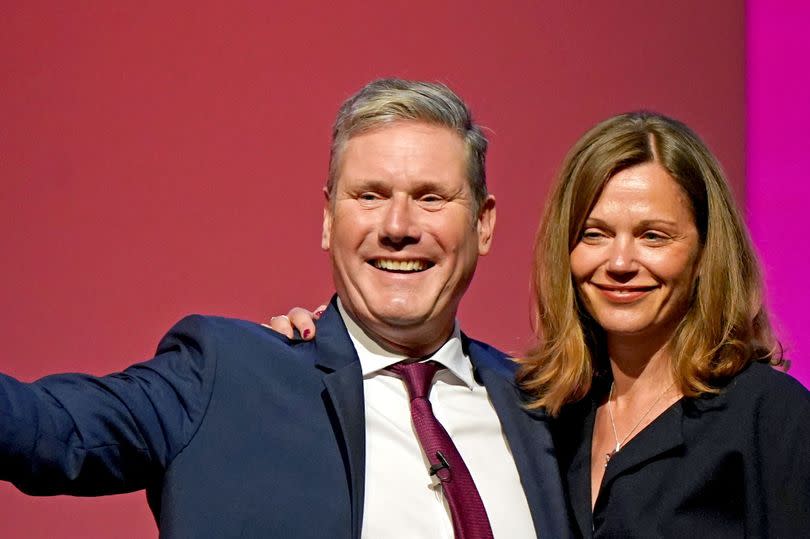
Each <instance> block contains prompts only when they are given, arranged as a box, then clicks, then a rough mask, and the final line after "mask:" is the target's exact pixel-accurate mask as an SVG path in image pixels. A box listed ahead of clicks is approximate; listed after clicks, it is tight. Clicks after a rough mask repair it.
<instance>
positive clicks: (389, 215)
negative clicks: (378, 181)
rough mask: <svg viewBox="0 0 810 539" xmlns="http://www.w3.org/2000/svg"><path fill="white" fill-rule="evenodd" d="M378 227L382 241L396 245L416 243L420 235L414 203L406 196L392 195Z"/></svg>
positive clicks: (416, 209)
mask: <svg viewBox="0 0 810 539" xmlns="http://www.w3.org/2000/svg"><path fill="white" fill-rule="evenodd" d="M387 206H388V207H387V208H386V210H385V215H384V216H383V222H382V225H381V227H380V239H381V241H382V242H383V243H388V244H392V245H396V246H402V245H403V244H410V243H416V242H418V241H419V236H420V235H421V231H420V227H419V225H418V222H417V216H416V215H415V212H416V211H418V208H416V205H415V204H414V203H413V201H412V200H411V199H410V198H409V197H407V196H397V195H395V196H393V197H391V199H390V200H389V203H388V205H387Z"/></svg>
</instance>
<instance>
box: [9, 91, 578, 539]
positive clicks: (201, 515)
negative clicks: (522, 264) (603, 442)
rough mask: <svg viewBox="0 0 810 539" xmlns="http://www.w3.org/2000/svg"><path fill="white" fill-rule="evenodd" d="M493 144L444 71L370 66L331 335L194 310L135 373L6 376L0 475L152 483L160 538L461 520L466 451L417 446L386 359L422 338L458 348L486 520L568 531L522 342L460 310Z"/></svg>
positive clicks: (458, 436)
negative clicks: (296, 332) (520, 367)
mask: <svg viewBox="0 0 810 539" xmlns="http://www.w3.org/2000/svg"><path fill="white" fill-rule="evenodd" d="M485 154H486V139H485V138H484V137H483V136H482V134H481V132H480V130H479V129H478V127H477V126H475V125H474V124H473V123H472V121H471V118H470V114H469V111H468V110H467V108H466V106H465V105H464V104H463V102H461V100H460V99H459V98H458V97H457V96H456V95H455V94H453V93H452V92H451V91H450V90H449V89H447V88H446V87H444V86H441V85H436V84H426V83H419V82H408V81H401V80H393V79H391V80H380V81H376V82H372V83H371V84H369V85H367V86H366V87H365V88H363V89H362V90H361V91H360V92H359V93H358V94H356V95H355V96H353V97H352V98H350V99H349V100H348V101H347V102H346V103H345V104H344V105H343V107H342V108H341V110H340V111H339V113H338V118H337V121H336V123H335V128H334V132H333V142H332V152H331V159H330V175H329V180H328V184H327V187H326V189H325V193H326V202H325V207H324V226H323V239H322V244H323V248H324V249H327V250H328V251H329V252H330V257H331V261H332V271H333V277H334V282H335V287H336V290H337V295H336V297H335V298H334V299H333V301H332V303H331V305H330V307H329V308H328V309H327V311H326V312H325V313H324V315H323V316H322V317H321V319H320V321H319V322H318V330H317V337H316V338H315V339H314V340H313V341H310V342H305V341H302V340H287V339H285V338H283V337H281V336H279V335H277V334H275V333H274V332H272V331H269V330H267V329H265V328H262V327H261V326H258V325H255V324H251V323H247V322H241V321H235V320H227V319H222V318H213V317H201V316H194V317H189V318H187V319H185V320H183V321H181V322H180V323H179V324H178V325H176V326H175V327H174V328H173V329H172V330H171V331H170V332H169V334H168V335H167V336H166V337H165V338H164V339H163V341H162V342H161V344H160V346H159V348H158V353H157V356H156V357H155V358H154V359H152V360H150V361H147V362H145V363H142V364H139V365H135V366H133V367H130V368H129V369H127V370H126V371H124V372H123V373H119V374H114V375H111V376H107V377H103V378H94V377H90V376H83V375H59V376H54V377H48V378H45V379H42V380H40V381H38V382H36V383H34V384H21V383H19V382H17V381H15V380H13V379H11V378H8V377H0V478H4V479H7V480H10V481H13V482H14V483H15V484H16V485H17V486H18V487H19V488H20V489H21V490H23V491H25V492H29V493H31V494H56V493H69V494H77V495H98V494H111V493H116V492H125V491H132V490H137V489H146V490H147V498H148V501H149V504H150V507H151V509H152V511H153V512H154V514H155V517H156V519H157V521H158V525H159V527H160V530H161V535H163V536H166V537H236V536H239V537H330V538H333V537H347V538H348V537H352V538H355V537H361V536H362V537H452V536H453V531H454V530H455V531H456V533H457V534H459V535H463V534H464V533H466V532H461V531H460V530H463V529H464V526H465V525H467V524H465V523H464V522H463V519H462V518H461V517H460V516H459V515H460V514H461V513H463V512H464V511H467V510H468V509H469V507H468V505H469V504H470V503H472V502H469V503H468V502H467V501H463V502H458V501H456V502H453V500H452V496H450V494H451V492H450V491H451V490H452V489H453V488H457V487H454V486H451V485H448V484H447V482H446V481H454V480H455V481H458V480H460V479H453V478H460V477H461V476H460V475H455V474H460V473H463V472H462V469H461V468H462V467H463V466H464V465H463V464H461V463H460V461H456V460H454V459H455V458H456V457H451V456H448V459H449V462H448V460H447V459H445V456H444V454H443V453H442V452H441V451H437V452H433V451H427V450H425V451H426V452H427V454H426V453H425V452H423V451H422V448H421V446H422V445H423V443H425V442H424V440H423V438H422V437H421V436H422V434H420V432H419V429H418V428H417V429H414V427H413V425H412V424H411V417H412V416H411V413H412V412H411V411H410V410H409V407H408V402H409V400H410V399H409V397H408V395H409V392H410V391H411V389H410V386H409V388H408V389H406V387H405V385H404V383H403V380H401V379H400V377H399V376H398V375H397V374H395V373H394V372H392V371H393V370H396V369H397V368H398V366H399V364H401V365H415V364H418V363H419V360H420V359H423V358H427V357H430V360H432V361H433V362H436V363H439V364H441V365H442V366H443V367H446V368H445V369H443V370H441V371H439V373H438V374H436V376H435V379H432V378H431V382H432V389H431V390H430V397H429V398H430V400H431V402H432V404H433V407H434V408H435V415H436V417H437V418H438V419H439V421H441V423H442V424H443V425H444V429H445V430H446V431H448V432H449V434H450V438H451V440H452V441H451V443H453V444H455V447H456V448H457V452H458V453H460V455H461V456H462V457H463V461H464V462H465V463H466V467H467V468H469V477H471V478H472V480H473V481H474V484H475V485H474V486H473V487H472V488H471V489H469V490H476V491H477V493H476V496H478V498H480V501H479V502H478V503H479V504H483V509H482V510H481V514H480V515H477V516H476V517H475V518H476V519H478V520H477V521H476V522H478V523H479V524H480V523H481V522H483V528H484V529H486V531H485V532H482V534H481V535H475V536H487V534H489V533H490V531H489V530H490V529H491V533H494V535H495V536H501V537H531V536H534V535H540V536H544V537H562V536H565V535H567V534H568V533H569V532H568V523H567V518H566V510H565V503H564V501H563V495H562V488H561V485H560V479H559V473H558V470H557V466H556V462H555V460H554V456H553V447H552V443H551V437H550V435H549V432H548V430H547V425H546V423H545V417H544V416H543V415H542V414H532V413H528V412H526V411H524V410H523V408H522V407H521V401H520V393H519V391H518V390H517V389H516V388H515V386H514V383H513V382H512V378H513V366H512V364H511V363H510V362H509V360H508V359H507V358H505V357H504V356H503V355H502V354H501V353H499V352H497V351H495V350H494V349H492V348H490V347H488V346H487V345H485V344H483V343H479V342H476V341H473V340H470V339H467V338H466V337H464V336H463V335H461V333H460V331H459V330H458V328H457V327H456V324H455V314H456V311H457V308H458V303H459V301H460V300H461V297H462V295H463V293H464V291H465V290H466V288H467V286H468V285H469V283H470V280H471V279H472V276H473V272H474V269H475V266H476V262H477V259H478V256H479V255H484V254H487V252H488V251H489V248H490V245H491V242H492V233H493V229H494V225H495V200H494V198H493V197H492V196H491V195H488V194H487V192H486V185H485V173H484V159H485ZM395 364H398V365H395ZM431 365H435V364H431ZM434 368H435V367H434ZM398 372H399V371H398ZM400 376H405V375H400ZM405 377H406V376H405ZM414 406H416V405H414ZM414 413H416V412H414ZM414 418H416V416H414ZM414 421H416V422H417V423H419V422H421V419H420V420H416V419H414ZM499 421H500V423H499ZM442 451H445V450H444V449H442ZM437 459H438V460H437ZM476 487H477V488H476ZM442 494H444V496H442ZM466 494H470V493H469V492H465V493H464V495H466ZM456 500H458V498H457V499H456ZM445 502H447V503H445ZM484 512H485V514H484ZM460 519H461V521H462V522H461V523H460ZM479 521H480V522H479ZM475 533H476V534H477V533H478V532H475Z"/></svg>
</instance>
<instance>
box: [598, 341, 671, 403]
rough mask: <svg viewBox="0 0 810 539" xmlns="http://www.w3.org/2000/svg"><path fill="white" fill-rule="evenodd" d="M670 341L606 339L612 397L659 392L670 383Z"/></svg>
mask: <svg viewBox="0 0 810 539" xmlns="http://www.w3.org/2000/svg"><path fill="white" fill-rule="evenodd" d="M669 338H670V336H666V338H658V339H656V338H650V337H649V336H627V335H621V336H608V337H607V351H608V357H609V358H610V370H611V372H612V374H613V384H614V388H613V391H614V394H615V395H617V396H620V395H624V394H627V393H639V392H640V393H647V392H650V391H661V388H662V387H667V386H668V385H670V384H671V383H672V382H673V380H674V378H673V373H672V365H671V355H670V350H669Z"/></svg>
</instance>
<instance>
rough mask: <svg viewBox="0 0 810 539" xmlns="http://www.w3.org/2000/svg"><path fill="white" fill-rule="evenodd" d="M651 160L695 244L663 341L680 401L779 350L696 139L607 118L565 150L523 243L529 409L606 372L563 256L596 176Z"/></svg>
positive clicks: (732, 214)
mask: <svg viewBox="0 0 810 539" xmlns="http://www.w3.org/2000/svg"><path fill="white" fill-rule="evenodd" d="M648 162H656V163H659V164H660V165H661V166H662V167H664V169H666V170H667V172H668V173H669V174H670V175H671V176H672V177H673V178H674V179H675V181H676V182H678V184H679V185H680V187H681V188H682V189H683V191H684V193H686V195H687V197H688V199H689V201H690V203H691V205H692V211H693V215H694V218H695V225H696V226H697V229H698V232H699V235H700V242H701V251H702V252H701V259H700V267H699V270H698V273H697V277H696V280H695V283H694V288H693V295H692V299H691V303H690V305H689V309H688V311H687V313H686V315H685V316H684V318H683V320H682V321H681V323H680V324H679V326H678V327H677V329H676V330H675V333H674V335H673V336H672V338H671V340H670V342H669V347H670V352H671V357H672V370H673V374H674V377H675V381H676V384H677V385H678V386H679V388H680V390H681V392H682V393H683V394H684V395H685V396H696V395H699V394H702V393H716V392H717V391H718V390H719V389H720V388H721V387H722V385H723V384H724V382H725V381H727V380H728V379H729V378H730V377H732V376H734V375H735V374H737V373H738V372H740V371H741V370H742V369H744V368H745V367H746V366H747V365H748V364H749V363H751V362H752V361H762V362H770V363H772V364H774V365H776V364H781V350H780V349H779V345H778V343H777V341H776V339H775V338H774V336H773V333H772V331H771V327H770V324H769V322H768V316H767V313H766V311H765V310H764V308H763V305H762V285H761V277H760V271H759V266H758V264H757V260H756V257H755V255H754V251H753V248H752V246H751V241H750V239H749V237H748V233H747V231H746V229H745V226H744V224H743V221H742V219H741V217H740V214H739V211H738V210H737V207H736V205H735V203H734V199H733V197H732V195H731V192H730V191H729V188H728V185H727V182H726V180H725V177H724V175H723V172H722V170H721V168H720V165H719V164H718V163H717V160H716V159H715V158H714V156H713V155H712V154H711V152H710V151H709V150H708V148H707V147H706V145H705V144H704V143H703V142H702V141H701V140H700V138H699V137H698V136H697V135H696V134H695V133H694V132H693V131H692V130H691V129H689V128H688V127H687V126H686V125H684V124H683V123H681V122H678V121H677V120H673V119H671V118H668V117H666V116H663V115H660V114H655V113H650V112H634V113H629V114H622V115H620V116H615V117H613V118H610V119H608V120H606V121H604V122H602V123H600V124H599V125H597V126H596V127H594V128H593V129H591V130H590V131H588V132H587V133H586V134H585V135H584V136H583V137H582V138H581V139H580V140H579V141H578V142H577V143H576V144H575V145H574V147H573V148H572V149H571V151H570V152H569V153H568V155H567V157H566V159H565V161H564V163H563V167H562V171H561V172H560V175H559V177H558V181H557V183H556V186H555V187H554V189H553V191H552V194H551V197H550V198H549V200H548V201H547V204H546V209H545V212H544V215H543V219H542V221H541V223H540V228H539V230H538V232H537V237H536V240H535V247H534V269H533V294H534V298H535V302H536V308H537V311H536V313H535V327H536V331H537V344H536V345H535V347H534V348H533V349H532V350H530V352H529V354H528V356H527V357H526V358H524V359H521V360H520V362H521V364H522V366H521V369H520V371H519V373H518V381H519V382H520V383H521V385H522V387H523V388H524V389H526V390H527V391H529V392H530V393H531V394H532V395H534V397H535V400H534V401H533V402H532V404H531V405H530V406H531V407H533V408H539V407H544V408H546V410H547V411H548V412H549V413H551V414H552V415H556V414H558V413H559V411H560V409H561V408H562V406H563V405H565V404H566V403H569V402H574V401H578V400H580V399H582V398H583V397H585V396H586V395H587V393H588V391H589V390H590V387H591V382H592V378H593V375H594V373H595V372H596V371H597V370H601V369H604V368H606V358H605V357H604V356H605V354H604V352H603V337H602V332H601V328H600V327H599V325H598V324H596V322H595V321H594V320H593V319H592V318H590V316H589V315H588V314H587V312H586V311H585V309H584V307H583V305H581V303H580V301H579V299H578V297H577V292H576V289H575V287H574V284H573V282H572V279H571V265H570V253H571V250H572V249H573V248H574V247H575V246H576V244H577V243H578V242H579V240H580V235H581V234H582V231H583V226H584V223H585V220H586V219H587V217H588V215H589V214H590V212H591V210H592V208H593V206H594V204H595V203H596V201H597V200H598V198H599V196H600V194H601V192H602V189H603V188H604V186H605V184H606V182H607V181H608V180H610V178H612V177H613V176H614V175H615V174H616V173H617V172H619V171H621V170H624V169H626V168H629V167H632V166H635V165H638V164H642V163H648Z"/></svg>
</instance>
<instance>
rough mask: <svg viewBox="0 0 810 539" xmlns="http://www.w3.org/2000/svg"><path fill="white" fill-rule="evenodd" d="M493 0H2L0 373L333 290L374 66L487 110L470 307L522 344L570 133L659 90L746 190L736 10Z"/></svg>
mask: <svg viewBox="0 0 810 539" xmlns="http://www.w3.org/2000/svg"><path fill="white" fill-rule="evenodd" d="M655 4H656V5H655V8H654V9H651V7H650V3H649V2H647V1H645V0H622V1H617V2H557V1H555V2H550V1H549V2H546V1H541V2H493V1H491V0H463V1H461V0H459V1H438V2H437V1H435V0H411V1H409V2H396V1H393V2H376V3H374V8H373V9H369V7H368V6H369V3H368V2H366V1H362V0H345V1H342V2H323V1H315V0H277V1H273V2H257V1H247V0H232V1H231V2H221V1H220V2H215V1H211V0H197V1H194V2H191V1H185V0H173V1H169V0H161V1H156V0H141V1H138V2H127V1H123V0H122V1H117V2H63V1H57V0H4V2H3V9H2V10H1V11H2V16H0V67H2V69H0V181H1V182H2V183H0V222H1V223H2V231H3V233H2V234H0V253H2V260H3V262H2V264H0V342H2V343H3V356H2V359H0V369H2V370H3V371H6V372H9V373H11V374H14V375H16V376H18V377H21V378H24V379H33V378H35V377H38V376H41V375H43V374H46V373H49V372H54V371H66V370H68V371H70V370H72V371H76V370H80V371H90V372H94V373H104V372H109V371H113V370H117V369H121V368H123V367H125V366H126V365H127V364H129V363H131V362H134V361H137V360H139V359H141V358H145V357H148V356H150V355H151V353H152V351H153V349H154V346H155V344H156V343H157V340H158V339H159V337H160V336H161V335H162V333H163V332H164V331H165V330H166V329H167V328H168V327H169V326H170V325H171V324H172V323H173V322H174V321H175V320H177V319H178V318H179V317H181V316H183V315H184V314H187V313H189V312H204V313H218V314H224V315H231V316H238V317H242V318H247V319H253V320H259V319H262V318H263V317H265V316H266V315H267V314H268V313H275V312H282V311H285V310H286V309H287V308H288V307H289V306H290V305H294V304H304V305H317V303H318V302H320V301H323V300H324V299H326V298H327V297H328V295H329V293H330V292H331V290H332V286H331V283H330V280H329V278H328V264H327V260H326V257H325V255H324V254H323V253H321V251H320V249H319V243H320V218H321V200H322V198H321V194H320V189H321V187H322V185H323V180H324V177H325V172H326V164H327V157H328V142H329V126H330V124H331V122H332V119H333V116H334V113H335V110H336V108H337V106H338V105H339V104H340V102H341V101H342V100H343V99H344V98H346V97H347V96H348V95H349V94H350V93H351V92H353V91H354V90H356V89H357V88H358V87H359V86H360V85H361V84H363V83H364V82H366V81H368V80H370V79H372V78H375V77H380V76H386V75H392V74H396V75H400V76H404V77H410V78H423V79H433V80H441V81H444V82H446V83H448V84H450V85H451V86H453V87H454V88H456V89H457V90H458V91H459V92H460V93H461V94H462V95H463V96H464V97H465V98H466V99H467V100H468V101H469V102H470V103H471V104H472V105H473V107H474V110H475V112H476V114H477V117H478V119H479V121H480V122H481V123H483V124H484V125H486V126H487V127H488V128H489V129H490V131H489V132H490V134H491V139H492V152H491V156H490V161H489V173H490V184H491V188H492V191H493V192H494V193H495V194H496V195H497V197H498V210H499V213H498V228H497V231H496V234H495V246H494V250H493V253H492V254H491V255H490V256H488V257H487V258H486V259H484V260H483V261H482V264H481V265H480V267H479V271H478V274H477V275H476V279H475V283H474V284H473V286H472V288H471V290H470V292H469V294H468V296H467V297H466V299H465V301H464V304H463V307H462V309H463V310H462V312H461V319H462V323H463V325H464V327H465V329H466V330H467V331H468V332H469V333H470V334H472V335H474V336H476V337H479V338H482V339H485V340H488V341H490V342H492V343H493V344H495V345H497V346H500V347H502V348H504V349H507V350H513V351H520V350H522V349H523V348H524V346H525V344H526V342H527V337H528V335H529V334H530V328H529V299H528V297H529V295H528V291H529V284H528V283H529V267H530V263H531V254H530V253H531V249H530V245H531V242H532V237H533V235H534V230H535V227H536V224H537V219H538V216H539V211H540V208H541V207H542V204H543V200H544V197H545V195H546V191H547V187H548V184H549V182H550V179H551V177H552V175H553V174H554V172H555V171H556V170H557V168H558V166H559V162H560V160H561V158H562V156H563V154H564V152H565V151H566V149H567V148H568V147H569V146H570V145H571V144H572V143H573V142H574V141H575V140H576V139H577V138H578V137H579V135H580V134H581V133H582V132H583V131H584V130H585V129H586V128H588V127H590V126H591V125H592V124H593V123H595V122H596V121H597V120H599V119H602V118H605V117H607V116H609V115H613V114H616V113H618V112H623V111H626V110H630V109H637V108H650V109H655V110H660V111H663V112H666V113H669V114H671V115H673V116H675V117H678V118H681V119H683V120H684V121H686V122H687V123H689V124H690V125H692V126H693V127H694V128H695V129H696V130H697V131H698V132H700V133H701V134H702V135H703V136H704V137H705V139H706V140H707V142H708V143H709V145H710V146H711V147H712V149H713V150H714V151H715V152H716V153H717V155H718V156H719V158H720V159H721V161H722V162H723V163H724V165H725V167H726V170H727V171H728V173H729V176H730V178H731V180H732V183H733V186H734V188H735V190H736V193H737V195H738V197H739V199H740V200H742V199H743V195H744V185H743V174H744V164H745V156H744V143H745V99H744V95H745V94H744V88H745V85H744V80H745V79H744V66H745V57H744V39H745V28H744V24H743V21H744V13H743V10H744V7H743V4H742V3H741V2H739V1H738V0H717V1H712V2H705V1H704V0H681V1H679V2H660V3H655ZM154 535H155V526H154V524H153V523H152V519H151V516H150V515H149V513H148V511H147V509H146V503H145V500H144V495H143V494H142V493H135V494H131V495H124V496H113V497H107V498H101V499H74V498H68V497H56V498H29V497H25V496H23V495H21V494H19V493H18V492H16V491H15V490H14V489H12V488H11V487H9V486H8V485H6V484H0V537H26V538H46V537H60V538H66V539H70V538H74V537H75V538H86V537H150V536H154Z"/></svg>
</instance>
